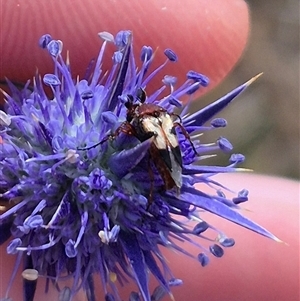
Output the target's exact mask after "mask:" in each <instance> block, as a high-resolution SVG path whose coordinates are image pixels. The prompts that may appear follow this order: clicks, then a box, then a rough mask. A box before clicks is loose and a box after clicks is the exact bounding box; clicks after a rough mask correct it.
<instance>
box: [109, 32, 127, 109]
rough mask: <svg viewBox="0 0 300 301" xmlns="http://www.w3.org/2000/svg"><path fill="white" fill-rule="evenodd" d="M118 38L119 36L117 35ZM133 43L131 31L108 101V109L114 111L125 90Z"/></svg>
mask: <svg viewBox="0 0 300 301" xmlns="http://www.w3.org/2000/svg"><path fill="white" fill-rule="evenodd" d="M116 39H117V36H116ZM131 43H132V35H131V33H130V34H129V35H128V36H127V44H126V46H125V48H124V53H123V58H122V61H121V64H120V68H119V71H118V74H117V76H116V78H115V80H114V84H113V87H112V90H111V94H110V97H109V99H108V101H107V103H108V104H109V106H108V110H109V111H114V109H115V107H116V105H117V103H118V101H119V98H118V96H119V95H122V92H123V86H124V82H125V77H126V73H127V69H128V64H129V57H130V52H131Z"/></svg>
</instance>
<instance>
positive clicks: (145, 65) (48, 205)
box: [0, 31, 278, 301]
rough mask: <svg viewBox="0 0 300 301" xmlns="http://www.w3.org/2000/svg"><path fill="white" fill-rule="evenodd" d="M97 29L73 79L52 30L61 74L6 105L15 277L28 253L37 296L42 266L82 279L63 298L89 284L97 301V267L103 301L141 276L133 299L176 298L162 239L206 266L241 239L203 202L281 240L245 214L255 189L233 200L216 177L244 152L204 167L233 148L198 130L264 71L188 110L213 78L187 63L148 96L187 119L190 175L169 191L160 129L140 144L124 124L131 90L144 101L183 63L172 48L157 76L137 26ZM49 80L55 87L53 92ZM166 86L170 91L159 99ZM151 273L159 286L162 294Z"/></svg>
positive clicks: (1, 164) (9, 234) (1, 220)
mask: <svg viewBox="0 0 300 301" xmlns="http://www.w3.org/2000/svg"><path fill="white" fill-rule="evenodd" d="M99 36H100V37H101V38H102V39H103V40H104V42H103V45H102V47H101V49H100V53H99V56H98V58H97V60H96V62H95V65H94V68H93V71H92V72H90V73H89V74H87V76H86V78H84V79H81V80H79V79H77V80H74V79H73V78H72V76H71V72H70V65H69V63H68V60H67V61H64V59H63V58H62V55H61V51H62V47H63V44H62V42H61V41H59V40H53V39H52V38H51V36H50V35H44V36H43V37H42V38H41V39H40V46H41V47H42V48H45V49H46V50H47V51H48V52H49V54H50V56H51V57H52V59H53V62H54V73H52V74H46V75H44V76H43V79H41V77H40V76H39V75H36V76H35V78H34V81H33V89H29V83H28V84H27V85H26V86H25V88H24V89H23V90H22V91H19V90H17V89H16V88H15V87H14V86H13V84H12V83H10V82H8V85H9V86H10V89H11V91H12V93H11V96H10V95H8V94H6V93H5V92H4V94H5V98H6V104H5V110H3V111H0V143H1V144H0V145H1V147H0V160H1V161H0V192H1V195H0V196H1V197H2V198H3V199H4V200H7V201H10V203H11V204H13V206H10V208H9V209H8V208H7V210H6V211H5V212H4V213H3V214H2V215H1V216H0V233H1V243H3V242H4V241H6V240H8V239H10V243H9V245H8V247H7V252H8V253H9V254H16V256H17V260H16V267H15V270H14V271H13V275H12V279H13V278H14V277H15V275H16V270H17V268H18V265H19V264H20V262H21V259H22V257H25V259H26V260H25V267H24V268H25V270H24V272H23V277H24V292H25V300H26V301H27V300H32V298H33V296H34V291H35V286H36V279H37V278H38V275H43V276H46V277H47V278H48V279H49V281H50V280H51V281H54V282H56V281H57V280H60V279H61V278H66V276H69V277H72V278H73V286H72V287H65V288H64V289H63V290H61V293H60V298H61V299H60V300H64V301H67V300H71V299H72V297H73V296H74V295H75V294H76V293H77V292H78V290H79V289H84V290H85V291H86V295H87V299H88V300H89V301H95V300H96V297H95V292H94V284H93V275H95V274H98V275H100V278H101V280H102V285H103V291H104V294H105V300H110V301H112V300H121V299H120V297H119V296H118V293H117V289H116V286H115V282H117V283H118V282H119V283H121V284H123V283H125V282H126V281H127V279H133V281H135V282H136V284H137V286H138V288H139V292H132V293H131V295H130V296H129V300H131V301H132V300H145V301H150V300H159V299H160V298H161V297H162V296H163V295H164V294H169V295H170V296H171V298H173V297H172V293H171V289H170V287H172V286H174V285H179V284H181V282H182V281H180V280H179V279H176V278H175V277H174V275H173V274H172V273H171V271H170V269H169V267H168V264H167V261H166V260H165V258H164V256H163V254H162V253H161V249H160V248H159V247H160V246H167V247H168V248H173V249H175V250H178V251H180V252H182V253H184V254H188V252H186V251H185V250H184V249H182V248H181V247H180V246H178V245H177V244H176V241H177V240H176V239H177V238H178V239H179V240H178V241H181V240H186V241H188V242H190V243H194V244H196V245H197V246H198V247H199V249H200V250H201V251H199V254H194V255H192V254H188V255H191V256H193V257H194V258H195V259H196V260H198V261H199V262H200V264H201V265H202V266H205V265H207V264H208V261H209V256H208V255H209V254H212V255H213V256H216V257H221V256H222V255H223V253H224V250H223V247H230V246H232V245H234V240H233V239H232V238H229V237H227V236H226V235H225V234H224V233H223V232H221V231H219V230H217V228H215V227H214V226H213V225H210V224H208V223H207V222H205V221H204V220H203V219H202V217H201V212H202V211H203V210H204V211H208V212H210V213H212V214H216V215H219V216H221V217H223V218H225V219H228V220H230V221H232V222H234V223H236V224H239V225H241V226H243V227H246V228H248V229H250V230H253V231H255V232H257V233H259V234H261V235H264V236H267V237H270V238H272V239H275V240H278V239H277V238H276V237H275V236H273V235H272V234H271V233H270V232H268V231H267V230H265V229H264V228H262V227H260V226H259V225H257V224H255V223H254V222H252V221H251V220H249V219H247V218H246V217H244V216H242V215H241V214H240V213H239V212H238V211H237V209H239V207H238V204H239V203H242V202H244V201H246V200H247V199H248V191H247V190H242V191H241V192H239V193H238V194H237V195H236V197H234V198H233V199H232V200H231V199H228V198H226V195H225V194H224V191H223V190H224V189H223V186H222V185H221V184H219V183H218V182H216V181H215V180H213V175H215V174H218V173H227V172H235V171H237V170H238V168H237V167H236V166H237V164H239V163H241V162H243V161H244V157H243V155H241V154H233V155H232V156H231V158H230V161H229V164H228V166H225V167H220V166H206V165H202V164H200V163H201V160H203V159H205V158H207V157H210V156H211V154H212V152H215V151H217V150H221V151H223V152H231V151H232V145H231V144H230V142H229V141H228V140H227V139H226V138H224V137H220V138H219V139H218V140H217V141H216V142H215V143H212V144H209V145H207V144H205V145H204V144H201V143H200V141H199V140H198V139H197V137H196V136H195V135H196V134H199V133H201V132H203V131H208V130H213V129H214V128H219V127H224V126H226V121H225V120H224V119H222V118H215V119H212V118H213V116H214V115H215V114H217V113H218V112H220V111H221V110H222V109H223V108H224V107H225V106H227V105H228V104H229V103H230V102H231V101H232V100H233V99H234V98H235V97H236V96H238V95H239V94H240V93H241V92H242V91H243V90H244V89H245V88H246V87H247V86H248V85H249V84H250V83H251V82H252V81H253V80H254V79H251V80H250V81H248V82H247V83H245V84H243V85H241V86H239V87H238V88H236V89H235V90H233V91H232V92H230V93H228V94H227V95H226V96H224V97H222V98H221V99H219V100H217V101H215V102H214V103H212V104H210V105H209V106H207V107H205V108H203V109H202V110H200V111H198V112H196V113H194V114H189V113H188V108H187V107H185V108H183V109H180V108H181V107H182V102H181V100H180V99H182V97H189V98H191V97H193V94H194V92H195V91H197V90H198V89H201V88H203V87H205V86H207V85H208V82H209V81H208V78H207V77H206V76H204V75H202V74H199V73H197V72H195V71H189V72H188V73H187V80H186V82H185V83H183V84H182V85H181V86H179V87H178V86H176V84H177V79H176V78H175V77H173V76H170V75H166V76H164V77H162V83H163V84H162V86H161V87H159V88H158V89H157V90H156V92H154V93H153V94H151V95H148V96H147V98H146V100H145V103H147V104H156V105H158V106H159V107H161V108H163V109H164V110H166V112H168V114H170V115H169V116H172V117H174V118H176V116H175V114H174V115H172V114H173V111H174V109H176V110H181V112H180V113H178V114H179V117H180V118H178V120H177V122H180V124H181V126H182V127H181V129H180V128H179V129H178V131H177V132H176V133H173V134H174V135H176V137H177V138H176V139H178V143H179V148H180V151H181V156H182V161H183V162H182V171H180V175H177V176H180V178H181V179H182V183H181V184H180V187H179V189H164V187H165V186H164V184H165V183H164V179H163V178H162V177H161V173H160V172H159V170H158V168H157V166H156V165H155V164H154V163H155V162H153V161H155V158H154V157H151V156H149V149H150V147H151V146H152V144H153V138H149V139H144V140H143V141H140V140H139V139H136V136H134V135H133V134H132V133H130V132H126V131H123V130H121V131H120V130H119V129H120V126H121V127H122V125H124V124H125V125H126V124H127V125H128V123H130V121H128V120H127V121H126V118H127V108H126V106H125V105H124V104H126V101H127V99H128V97H129V96H130V97H131V98H132V99H133V101H134V102H135V103H138V101H139V99H138V95H139V94H140V91H141V89H143V90H147V85H148V84H149V83H150V82H151V80H152V79H153V78H154V77H157V76H160V75H159V72H160V71H161V70H162V69H163V67H164V66H165V65H166V64H167V63H169V62H172V63H174V62H176V61H177V56H176V54H175V53H174V52H173V51H172V50H170V49H167V50H165V55H166V57H167V59H166V61H165V62H164V63H163V64H162V65H161V66H159V67H158V68H156V69H155V70H153V71H152V72H151V73H149V69H150V65H151V63H152V61H153V59H154V54H153V51H152V49H151V47H147V46H144V47H143V48H142V50H141V55H140V59H141V63H140V65H141V67H140V68H138V67H137V65H136V61H135V58H134V56H133V51H132V47H133V46H132V34H131V33H130V32H129V31H122V32H119V33H118V34H117V35H116V37H113V36H112V35H111V34H109V33H106V32H103V33H100V34H99ZM108 43H114V44H115V46H116V52H115V53H114V55H113V66H112V68H111V70H110V71H109V72H107V73H103V72H102V70H101V65H102V61H103V56H104V52H105V48H106V45H107V44H108ZM44 85H46V86H48V87H50V89H51V91H52V96H51V97H50V99H49V97H48V96H47V94H46V93H45V92H44V88H43V86H44ZM164 90H169V93H165V91H164ZM163 91H164V93H165V94H168V95H166V96H161V95H162V92H163ZM48 94H49V93H48ZM178 108H179V109H178ZM208 121H210V124H207V122H208ZM205 124H206V125H205ZM182 129H184V130H185V133H184V132H183V131H182ZM187 133H188V135H189V136H190V138H191V141H192V144H191V143H190V142H191V141H189V140H190V139H187V135H186V134H187ZM194 136H195V137H194ZM99 142H100V143H99ZM194 150H196V152H195V151H194ZM196 183H204V184H207V185H209V186H211V187H214V188H215V191H216V193H215V195H208V194H206V193H203V192H201V191H199V190H197V189H195V188H194V184H196ZM177 188H178V187H177ZM150 194H151V200H150V199H149V195H150ZM198 209H201V210H198ZM177 217H181V218H180V219H178V218H177ZM183 218H184V219H183ZM187 221H191V222H192V223H191V224H192V225H193V226H192V227H191V226H190V225H189V224H188V223H187ZM207 229H211V230H213V231H215V233H216V238H215V239H211V238H209V237H206V236H205V235H204V232H205V231H206V230H207ZM199 237H200V238H199ZM207 242H208V246H205V243H206V244H207ZM160 267H162V268H160ZM149 271H150V273H152V274H153V275H154V277H155V278H156V279H157V281H158V283H159V286H158V288H157V289H155V291H154V293H153V295H152V296H150V292H149V288H148V274H149ZM11 283H12V281H11ZM11 283H10V285H9V286H11ZM9 289H10V287H9V288H8V290H7V293H6V296H5V298H7V300H8V298H9V297H8V296H9ZM101 300H102V299H101Z"/></svg>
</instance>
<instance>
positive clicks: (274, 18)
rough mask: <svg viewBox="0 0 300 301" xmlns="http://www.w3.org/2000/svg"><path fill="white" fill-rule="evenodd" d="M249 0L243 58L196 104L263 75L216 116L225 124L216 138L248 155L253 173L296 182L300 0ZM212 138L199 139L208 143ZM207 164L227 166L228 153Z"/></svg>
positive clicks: (298, 163)
mask: <svg viewBox="0 0 300 301" xmlns="http://www.w3.org/2000/svg"><path fill="white" fill-rule="evenodd" d="M247 2H248V4H249V6H250V12H251V23H252V29H251V34H250V38H249V41H248V47H247V48H246V51H245V53H244V55H243V56H242V58H241V60H240V62H239V63H238V65H237V66H236V67H235V68H234V70H233V71H232V72H231V73H230V74H229V76H228V77H227V78H226V80H225V81H224V82H223V83H222V84H221V85H219V86H218V87H217V88H216V89H214V90H213V91H212V92H210V93H208V95H206V96H204V97H202V99H201V100H200V101H198V102H196V103H197V106H200V107H203V106H204V105H205V104H207V103H210V102H212V101H214V100H215V99H217V98H219V97H221V96H222V95H224V94H225V93H227V92H229V91H230V90H231V89H233V88H235V87H236V86H238V85H239V84H242V83H244V82H245V81H247V80H248V79H250V78H251V77H253V76H254V75H256V74H258V73H260V72H263V73H264V74H263V76H261V77H260V78H259V79H258V80H257V81H256V82H254V83H253V84H252V85H251V86H250V87H249V88H248V89H247V90H246V91H245V92H244V93H243V94H242V95H241V96H240V97H239V99H238V100H237V101H235V102H234V103H233V104H232V105H231V106H230V108H229V109H226V110H225V111H223V112H222V113H221V114H220V117H224V118H225V119H226V120H227V121H228V126H227V128H225V129H222V130H218V132H217V133H214V135H215V134H216V136H215V138H217V137H218V136H220V135H222V136H225V137H226V138H228V139H229V140H230V142H231V143H232V144H233V146H234V151H235V152H238V153H243V154H244V155H245V156H246V161H245V163H244V165H243V166H245V167H249V168H251V169H253V170H254V171H255V172H257V173H263V174H269V175H277V176H284V177H289V178H295V179H299V168H300V162H299V141H300V140H299V114H300V110H299V72H300V69H299V1H298V0H265V1H260V0H248V1H247ZM196 109H197V108H196V107H194V108H192V111H194V110H196ZM211 135H212V133H209V134H208V135H204V136H203V138H202V139H201V141H203V142H211V138H212V136H211ZM206 139H207V140H206ZM210 160H211V162H210V163H212V164H226V163H227V162H228V161H227V160H228V155H223V154H221V155H219V156H218V157H217V158H212V159H210ZM206 163H207V161H206Z"/></svg>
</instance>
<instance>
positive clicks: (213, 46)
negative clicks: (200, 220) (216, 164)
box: [0, 0, 299, 301]
mask: <svg viewBox="0 0 300 301" xmlns="http://www.w3.org/2000/svg"><path fill="white" fill-rule="evenodd" d="M101 2H102V1H92V0H89V1H84V2H83V1H79V0H73V1H71V0H69V1H55V0H51V1H45V2H42V1H37V0H36V1H33V0H31V1H26V5H24V4H22V2H21V1H15V0H11V1H7V2H3V3H2V4H1V5H2V6H1V8H2V12H1V19H0V20H1V21H0V22H1V25H0V33H1V35H0V36H1V39H0V58H1V64H0V75H1V76H0V78H1V79H3V78H4V76H6V77H8V78H10V79H12V80H15V81H18V82H25V81H26V80H27V79H29V78H32V76H33V74H34V73H35V71H36V70H35V68H36V66H38V67H39V71H40V72H41V73H45V72H46V71H48V72H51V70H52V66H51V61H50V59H49V57H48V56H47V54H46V53H45V52H44V51H41V50H39V49H38V46H37V40H38V38H39V37H40V36H41V35H42V34H44V33H48V32H49V33H51V35H52V36H53V37H54V38H56V39H61V40H63V42H64V48H65V49H69V50H70V54H71V65H72V71H73V73H74V74H83V70H85V67H86V65H87V64H88V62H89V60H90V58H91V57H95V56H96V55H97V52H98V49H99V46H100V42H99V41H98V40H97V36H96V34H97V32H99V31H104V30H106V31H111V32H112V33H113V34H115V33H116V32H117V31H118V30H121V29H131V30H133V31H134V43H135V46H136V47H137V49H139V48H140V46H141V44H142V43H144V42H145V43H148V44H150V45H151V46H152V47H153V48H154V49H155V48H156V47H157V46H159V49H158V51H157V55H156V57H157V60H158V61H159V62H162V60H163V58H162V55H161V52H162V51H160V50H161V49H164V48H166V47H170V48H172V49H173V50H175V51H176V53H177V54H178V56H179V63H178V64H176V65H171V64H170V67H169V70H168V71H167V72H166V73H168V72H169V73H170V74H174V75H178V76H179V75H180V74H181V78H180V79H181V80H182V81H183V80H184V78H183V77H184V76H185V73H186V72H187V71H188V70H190V69H194V70H197V71H200V72H202V73H204V74H206V75H207V76H209V77H210V79H211V83H212V84H211V86H210V87H214V86H215V85H216V84H217V83H219V82H220V81H221V80H222V78H223V77H224V76H225V75H226V74H227V73H228V72H229V71H230V70H231V68H232V67H233V65H234V64H235V63H236V62H237V60H238V59H239V57H240V55H241V53H242V50H243V49H244V47H245V45H246V41H247V37H248V30H249V18H248V10H247V6H246V4H245V3H244V2H243V1H238V0H232V1H221V0H216V1H205V0H198V1H191V0H190V1H185V2H184V4H183V3H182V1H179V0H176V1H174V0H173V1H171V0H166V1H164V3H163V5H162V2H161V1H159V0H151V1H148V4H147V6H145V7H143V5H141V2H140V1H137V0H134V1H130V4H129V1H122V2H121V1H120V2H118V4H119V6H116V4H115V3H116V2H115V1H104V2H103V3H101ZM100 3H101V4H100ZM121 3H122V4H121ZM74 7H76V9H74ZM118 9H119V10H120V11H118ZM108 12H114V13H108ZM199 20H200V21H199ZM174 28H175V29H176V32H174ZM191 29H192V34H190V32H188V31H191ZM250 42H251V41H250ZM18 45H24V46H23V48H22V47H21V48H20V47H18ZM83 45H84V47H83ZM137 53H138V52H137ZM224 53H225V54H226V55H224ZM20 66H21V67H20ZM107 68H109V65H108V67H107ZM237 84H238V83H237ZM157 85H158V86H160V82H159V80H157V82H156V83H153V85H152V86H153V89H156V88H157ZM149 89H151V87H149ZM274 164H276V162H275V163H274ZM217 179H218V180H220V182H221V183H223V184H225V185H226V186H227V187H229V188H231V189H232V190H235V191H239V190H241V189H242V188H247V189H248V190H249V191H250V195H249V198H250V200H249V202H248V203H245V204H243V206H242V207H243V208H245V210H243V211H242V213H243V214H244V215H246V216H248V217H249V218H251V219H253V220H254V221H256V222H258V223H260V224H261V225H262V226H264V227H265V228H267V229H268V230H270V231H271V232H272V233H273V234H275V235H276V236H277V237H279V238H280V239H281V240H282V241H283V242H284V243H278V242H274V241H271V240H269V239H267V238H264V237H261V236H259V235H257V234H255V233H252V232H250V231H248V230H245V229H242V228H240V227H238V226H236V225H234V224H232V223H229V222H226V221H224V220H222V219H220V218H217V217H207V221H209V222H211V223H212V224H213V225H214V226H216V227H217V228H218V229H221V230H222V231H224V232H225V233H226V234H227V235H228V236H229V237H233V238H234V239H235V241H236V245H235V246H234V247H233V248H231V249H226V250H225V251H226V252H225V255H224V257H223V258H222V259H219V258H211V261H210V264H209V265H208V266H207V267H205V268H202V267H201V265H200V264H199V263H198V262H197V261H195V260H192V259H189V258H186V257H185V256H184V255H181V254H178V253H175V252H172V251H170V250H167V251H166V252H165V255H166V256H167V258H168V260H169V263H170V266H171V268H172V270H173V272H174V274H175V275H176V277H178V278H181V279H183V280H184V286H181V287H179V288H174V290H173V292H174V297H175V299H176V300H179V301H181V300H210V301H214V300H216V301H217V300H233V301H240V300H243V301H248V300H249V301H250V300H278V301H279V300H288V301H289V300H290V301H292V300H296V299H297V296H298V294H299V230H298V227H299V182H297V181H292V180H287V179H283V178H275V177H268V176H262V175H257V174H255V173H251V174H248V173H240V174H234V175H219V176H218V177H217ZM199 189H201V190H204V191H207V189H208V188H207V187H202V186H199ZM206 215H207V216H209V214H206ZM206 215H205V216H206ZM184 247H185V248H186V249H187V250H189V251H190V252H191V253H193V254H194V255H197V252H198V251H197V249H196V248H195V247H192V246H190V245H189V244H187V243H185V244H184ZM5 248H6V245H4V246H2V247H1V248H0V251H1V253H0V265H1V270H0V296H1V297H2V296H3V295H4V292H5V290H6V286H7V283H8V281H9V277H10V273H11V269H12V267H13V263H14V257H13V256H8V255H6V249H5ZM96 281H97V280H96ZM43 282H44V280H43V279H41V281H39V284H38V289H37V296H36V298H35V300H40V298H42V299H43V300H57V291H55V290H54V289H52V288H51V289H50V292H49V293H48V295H47V296H46V297H45V296H44V284H43ZM97 283H99V281H98V282H97ZM151 284H152V285H153V286H155V285H156V284H154V283H151ZM64 285H65V284H64V283H62V284H61V286H64ZM153 286H152V287H153ZM97 289H98V290H99V292H98V293H97V295H99V296H102V294H101V292H100V290H101V285H97ZM131 290H137V288H136V287H135V286H133V285H130V286H126V288H125V289H122V290H121V296H123V298H124V299H125V300H126V299H127V297H126V296H128V291H131ZM21 296H22V281H21V277H20V276H17V277H16V279H15V282H14V286H13V289H12V290H11V297H13V300H21V298H22V297H21ZM74 300H75V301H83V300H85V297H84V293H82V292H80V293H79V294H78V295H77V296H76V297H75V298H74ZM99 300H102V297H101V298H100V297H99ZM165 300H168V297H166V298H165Z"/></svg>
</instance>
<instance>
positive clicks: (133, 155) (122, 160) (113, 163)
mask: <svg viewBox="0 0 300 301" xmlns="http://www.w3.org/2000/svg"><path fill="white" fill-rule="evenodd" d="M152 141H153V140H152V139H148V140H146V141H144V142H142V143H140V144H138V145H137V146H135V147H134V148H131V149H128V150H123V151H121V152H119V153H116V154H115V155H112V156H111V157H110V159H109V166H110V168H111V170H112V172H113V173H114V174H116V175H117V176H118V177H119V178H122V177H124V176H125V175H126V174H128V172H129V171H130V170H131V169H132V168H134V167H135V166H136V165H137V164H138V163H139V162H140V161H141V160H142V159H143V158H144V157H145V155H146V153H147V151H148V149H149V147H150V146H151V144H152Z"/></svg>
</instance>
